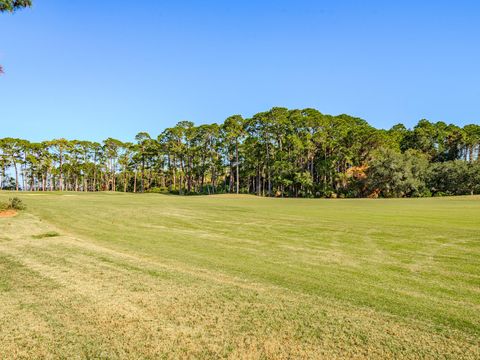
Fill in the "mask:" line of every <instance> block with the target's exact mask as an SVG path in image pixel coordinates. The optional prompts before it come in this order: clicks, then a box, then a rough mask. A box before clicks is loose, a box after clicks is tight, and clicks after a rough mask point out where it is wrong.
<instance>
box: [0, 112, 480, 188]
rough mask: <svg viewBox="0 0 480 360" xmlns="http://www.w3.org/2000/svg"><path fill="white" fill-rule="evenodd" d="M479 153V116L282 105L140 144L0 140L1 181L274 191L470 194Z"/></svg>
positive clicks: (174, 130) (143, 136)
mask: <svg viewBox="0 0 480 360" xmlns="http://www.w3.org/2000/svg"><path fill="white" fill-rule="evenodd" d="M479 154H480V126H479V125H474V124H470V125H466V126H464V127H463V128H460V127H458V126H455V125H452V124H445V123H443V122H437V123H432V122H430V121H428V120H425V119H424V120H421V121H419V122H418V124H417V125H416V126H415V127H414V128H413V129H407V128H406V127H405V126H404V125H402V124H397V125H395V126H393V127H392V128H391V129H390V130H378V129H375V128H374V127H372V126H370V125H369V124H368V123H367V122H366V121H365V120H363V119H359V118H356V117H352V116H349V115H345V114H342V115H338V116H331V115H326V114H322V113H321V112H319V111H318V110H315V109H293V110H289V109H286V108H281V107H275V108H272V109H270V110H268V111H265V112H260V113H258V114H255V115H253V116H252V117H251V118H249V119H243V118H242V117H241V116H240V115H233V116H230V117H228V118H227V119H226V120H225V121H224V123H223V124H220V125H219V124H204V125H200V126H195V125H194V124H193V123H192V122H189V121H181V122H179V123H178V124H177V125H175V126H173V127H171V128H167V129H165V130H164V131H163V132H161V134H159V135H158V136H157V137H156V138H155V137H152V136H150V134H148V133H146V132H140V133H138V134H137V135H136V136H135V143H129V142H127V143H124V142H121V141H119V140H117V139H113V138H108V139H106V140H105V141H103V142H102V143H101V144H100V143H96V142H89V141H78V140H72V141H69V140H66V139H55V140H52V141H46V142H42V143H31V142H29V141H26V140H22V139H14V138H4V139H0V187H1V188H4V189H7V188H12V182H13V184H14V185H13V187H14V188H15V190H17V191H20V190H43V191H46V190H59V191H65V190H69V191H123V192H166V190H165V189H169V191H170V193H172V194H179V195H187V194H209V195H210V194H219V193H238V194H240V193H243V194H248V193H250V194H257V195H260V196H272V197H273V196H279V197H280V196H281V197H335V196H343V197H364V196H370V195H373V196H375V195H379V196H383V197H416V196H429V195H430V194H435V193H436V192H444V193H450V194H467V193H468V194H470V193H477V192H478V187H479V186H480V179H479V177H478V175H477V172H476V170H475V169H476V165H475V164H476V163H478V161H479ZM12 179H13V180H12ZM446 179H448V181H449V184H444V182H445V181H446ZM457 184H458V186H457Z"/></svg>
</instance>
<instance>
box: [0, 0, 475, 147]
mask: <svg viewBox="0 0 480 360" xmlns="http://www.w3.org/2000/svg"><path fill="white" fill-rule="evenodd" d="M0 64H2V65H3V66H4V68H5V71H6V74H5V75H4V76H2V77H0V125H1V126H0V137H5V136H15V137H23V138H27V139H30V140H34V141H37V140H43V139H49V138H53V137H67V138H81V139H89V140H102V139H104V138H106V137H109V136H112V137H117V138H119V139H121V140H131V139H133V137H134V136H135V134H136V133H137V132H139V131H148V132H150V133H151V134H152V135H155V136H156V135H157V134H158V133H160V131H161V130H163V129H164V128H165V127H167V126H172V125H174V124H175V123H176V122H178V121H180V120H191V121H194V122H195V123H197V124H200V123H207V122H221V121H223V119H224V118H226V117H227V116H229V115H231V114H236V113H239V114H242V115H244V116H251V115H252V114H254V113H256V112H259V111H263V110H267V109H269V108H270V107H272V106H286V107H289V108H304V107H315V108H317V109H319V110H320V111H322V112H324V113H330V114H339V113H348V114H351V115H354V116H359V117H362V118H364V119H366V120H368V121H369V122H370V123H371V124H373V125H374V126H377V127H383V128H388V127H390V126H391V125H393V124H395V123H398V122H403V123H404V124H406V125H407V126H412V125H414V124H415V123H416V121H417V120H419V119H421V118H428V119H430V120H433V121H437V120H443V121H446V122H453V123H456V124H458V125H463V124H466V123H479V122H480V4H479V2H478V1H462V0H459V1H453V0H452V1H441V0H440V1H438V0H437V1H427V0H425V1H408V0H407V1H342V0H339V1H333V0H332V1H306V0H296V1H293V0H291V1H285V0H276V1H269V0H265V1H261V0H258V1H253V0H243V1H228V0H224V1H209V0H198V1H188V0H183V1H181V0H176V1H175V0H170V1H159V0H146V1H131V0H129V1H127V0H115V1H113V0H111V1H109V0H103V1H98V0H95V1H94V0H90V1H86V0H84V1H80V0H78V1H60V0H56V1H54V0H34V7H33V8H32V9H28V10H24V11H20V12H18V13H16V14H14V15H8V14H3V15H0Z"/></svg>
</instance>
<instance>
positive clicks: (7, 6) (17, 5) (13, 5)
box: [0, 0, 32, 12]
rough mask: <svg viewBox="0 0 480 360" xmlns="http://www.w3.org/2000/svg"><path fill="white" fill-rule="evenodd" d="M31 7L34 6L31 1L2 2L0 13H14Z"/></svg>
mask: <svg viewBox="0 0 480 360" xmlns="http://www.w3.org/2000/svg"><path fill="white" fill-rule="evenodd" d="M30 6H32V1H31V0H0V12H4V11H9V12H13V11H15V10H18V9H21V8H25V7H30Z"/></svg>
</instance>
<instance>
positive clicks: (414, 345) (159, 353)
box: [0, 192, 480, 359]
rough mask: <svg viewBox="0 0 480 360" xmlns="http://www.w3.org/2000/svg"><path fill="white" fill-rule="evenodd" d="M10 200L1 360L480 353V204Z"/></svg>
mask: <svg viewBox="0 0 480 360" xmlns="http://www.w3.org/2000/svg"><path fill="white" fill-rule="evenodd" d="M9 196H11V195H10V194H3V195H2V194H0V201H6V200H7V199H8V197H9ZM18 196H19V197H20V198H21V199H22V200H23V201H24V202H25V203H26V204H27V206H28V207H27V210H26V211H23V212H19V214H18V215H17V216H16V217H13V218H0V309H1V311H0V357H2V358H29V359H31V358H69V359H72V358H91V359H92V358H94V359H100V358H102V359H117V358H118V359H139V358H145V359H158V358H172V359H178V358H197V359H198V358H200V359H212V358H234V359H238V358H244V359H248V358H257V359H282V358H283V359H292V358H312V359H314V358H315V359H318V358H319V357H320V358H379V359H386V358H396V359H400V358H405V359H412V358H421V359H433V358H435V359H438V358H442V359H449V358H450V359H478V358H479V357H480V341H479V339H480V312H479V311H478V309H479V308H480V297H479V296H478V295H479V289H480V277H479V272H478V269H479V268H480V222H479V221H478V219H479V218H480V199H479V197H476V196H473V197H472V196H466V197H442V198H421V199H376V200H372V199H342V200H338V199H337V200H321V199H318V200H314V199H275V198H262V197H256V196H250V195H213V196H188V197H180V196H168V195H158V194H129V193H126V194H124V193H120V192H118V193H111V192H109V193H107V192H101V193H80V192H79V193H76V194H75V193H72V192H68V193H67V192H64V193H60V192H57V193H50V192H45V193H40V192H38V193H33V192H30V193H19V194H18Z"/></svg>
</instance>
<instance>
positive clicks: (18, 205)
mask: <svg viewBox="0 0 480 360" xmlns="http://www.w3.org/2000/svg"><path fill="white" fill-rule="evenodd" d="M25 209H26V206H25V204H24V203H23V201H22V200H21V199H19V198H17V197H14V198H10V199H8V201H7V202H2V203H0V211H2V210H25Z"/></svg>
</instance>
